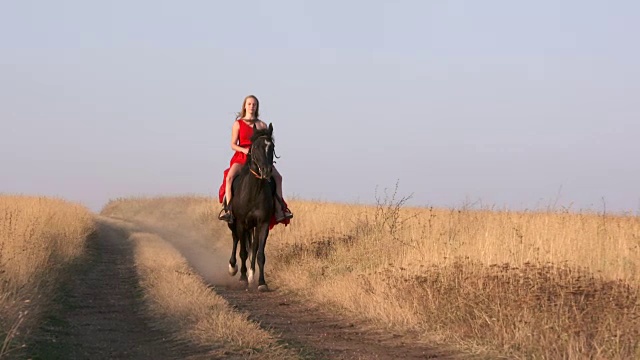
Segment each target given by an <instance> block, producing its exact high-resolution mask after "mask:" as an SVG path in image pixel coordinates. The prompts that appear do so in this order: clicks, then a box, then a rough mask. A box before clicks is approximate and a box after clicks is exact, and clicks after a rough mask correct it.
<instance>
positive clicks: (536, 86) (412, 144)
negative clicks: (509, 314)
mask: <svg viewBox="0 0 640 360" xmlns="http://www.w3.org/2000/svg"><path fill="white" fill-rule="evenodd" d="M637 34H640V5H639V4H638V3H637V2H633V1H611V2H602V1H564V2H555V1H536V2H528V3H522V2H510V1H483V2H478V1H446V2H445V1H397V2H391V1H359V0H358V1H323V2H316V1H244V2H222V1H219V2H217V1H215V2H214V1H182V2H176V1H146V0H145V1H110V2H100V3H98V2H87V1H57V2H45V1H4V2H2V3H0V79H1V81H0V169H1V170H0V171H1V172H2V173H1V175H0V192H3V193H22V194H42V195H49V196H59V197H63V198H66V199H69V200H73V201H78V202H82V203H83V204H86V205H87V206H89V207H90V208H92V209H94V210H99V209H100V207H101V206H102V205H103V204H104V203H105V202H106V201H108V200H109V199H112V198H117V197H127V196H137V195H174V194H185V193H186V194H199V195H206V196H214V195H215V194H217V190H218V187H219V185H220V182H221V180H222V172H223V171H224V169H225V168H226V167H227V166H228V163H229V159H230V158H231V156H232V151H231V149H230V147H229V138H230V129H231V125H232V122H233V119H234V113H235V112H237V111H238V110H239V109H240V105H241V101H242V99H243V98H244V96H245V95H247V94H255V95H257V96H258V98H259V99H260V101H261V114H262V118H263V119H264V120H265V121H267V122H272V123H273V125H274V129H275V130H274V131H275V136H276V146H277V147H276V149H277V152H278V154H279V155H280V156H281V159H279V160H278V164H277V166H278V168H279V169H280V171H281V173H282V174H283V176H284V190H285V194H288V195H290V196H291V195H295V196H298V197H301V198H307V199H319V200H328V201H350V202H353V201H357V202H363V203H367V202H372V201H375V199H374V191H375V189H376V186H378V187H379V189H384V188H393V186H394V185H395V183H396V180H398V181H399V193H400V195H401V196H406V195H409V194H413V197H412V199H411V201H410V204H412V205H434V206H460V205H461V204H462V203H464V202H465V201H468V202H478V203H481V204H483V205H485V206H489V205H494V206H496V207H507V208H512V209H524V208H527V209H534V208H540V207H544V206H547V205H549V204H553V203H556V204H557V205H558V206H567V207H569V206H570V207H571V208H573V209H576V210H577V209H597V210H601V209H602V208H603V206H604V205H603V204H606V209H607V210H608V211H633V212H640V185H638V184H640V166H638V165H637V160H636V159H635V158H636V157H637V156H638V154H640V141H638V137H639V135H640V116H639V114H640V101H639V100H640V66H639V64H640V62H639V61H640V46H639V45H638V43H639V42H638V41H637Z"/></svg>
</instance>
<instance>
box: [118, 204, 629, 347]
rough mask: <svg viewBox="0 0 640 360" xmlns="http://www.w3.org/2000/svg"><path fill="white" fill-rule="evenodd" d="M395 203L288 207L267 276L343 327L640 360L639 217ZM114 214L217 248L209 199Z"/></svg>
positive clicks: (121, 207)
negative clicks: (186, 221) (185, 225)
mask: <svg viewBox="0 0 640 360" xmlns="http://www.w3.org/2000/svg"><path fill="white" fill-rule="evenodd" d="M404 200H406V199H398V198H395V197H394V196H393V195H391V196H387V197H385V198H383V199H377V205H373V206H367V205H356V204H336V203H329V202H319V201H302V200H292V201H290V207H291V209H292V210H293V211H294V213H295V218H294V219H293V220H292V223H291V225H290V226H289V227H286V228H285V227H282V226H277V227H276V228H275V229H274V230H273V231H272V232H271V234H270V237H269V242H268V245H267V249H266V253H267V265H266V269H267V272H268V273H267V278H268V279H270V281H272V282H274V283H277V286H279V288H280V289H283V290H286V291H291V292H294V293H296V294H298V295H299V296H302V297H304V298H306V299H308V300H310V301H314V302H316V303H319V304H324V305H325V306H327V307H330V308H331V309H332V310H333V311H336V312H340V313H342V315H343V316H345V317H352V318H361V319H365V320H367V321H371V322H373V323H376V324H378V326H380V327H383V328H388V329H393V331H396V332H403V331H404V332H412V333H419V334H422V339H423V340H424V341H433V340H437V341H443V342H447V343H456V344H459V345H460V346H462V347H464V348H466V349H468V350H470V351H477V352H483V353H486V354H491V356H498V355H504V356H508V357H510V358H546V359H555V358H566V359H583V358H595V359H628V358H640V306H639V305H640V300H638V299H639V295H640V292H639V290H638V289H639V287H640V274H639V273H638V271H639V270H640V269H639V268H638V266H639V265H638V264H639V262H640V218H638V217H634V216H626V215H615V214H598V213H588V212H583V213H580V212H569V211H551V210H543V211H521V212H517V211H506V210H505V211H497V210H491V209H481V210H475V209H470V208H467V207H461V208H458V209H436V208H408V207H405V206H404ZM126 203H127V200H126V199H122V200H120V201H119V202H114V203H113V204H111V207H109V206H108V207H107V209H108V210H109V211H108V212H113V213H120V215H122V216H125V217H126V216H135V217H138V218H153V217H156V219H159V218H162V217H163V216H165V215H164V214H166V213H167V209H173V210H171V211H170V212H169V213H171V212H173V213H174V214H175V216H177V214H180V216H182V217H187V218H190V219H192V221H200V222H204V223H205V224H208V227H209V228H211V229H217V230H216V231H217V232H218V234H222V236H225V237H228V230H226V231H225V227H224V225H223V224H222V223H221V222H220V221H218V220H217V219H216V218H215V214H216V213H217V211H216V210H217V209H218V208H219V205H218V204H217V203H215V202H214V201H210V200H209V199H205V198H191V199H190V200H188V201H186V200H185V198H180V199H175V198H158V199H148V200H146V201H144V202H139V201H138V200H136V205H133V206H132V207H131V209H128V210H125V209H126V208H127V206H125V204H126ZM116 208H118V211H115V209H116ZM159 209H164V210H162V211H160V210H159ZM165 219H166V221H175V220H173V219H172V218H165ZM220 231H222V232H220Z"/></svg>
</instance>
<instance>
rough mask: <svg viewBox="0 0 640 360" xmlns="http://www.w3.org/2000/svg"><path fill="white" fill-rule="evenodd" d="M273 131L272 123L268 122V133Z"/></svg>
mask: <svg viewBox="0 0 640 360" xmlns="http://www.w3.org/2000/svg"><path fill="white" fill-rule="evenodd" d="M271 133H273V125H272V124H271V123H269V134H271Z"/></svg>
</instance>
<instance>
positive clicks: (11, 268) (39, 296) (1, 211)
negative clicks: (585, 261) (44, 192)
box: [0, 195, 94, 357]
mask: <svg viewBox="0 0 640 360" xmlns="http://www.w3.org/2000/svg"><path fill="white" fill-rule="evenodd" d="M93 231H94V222H93V218H92V216H91V214H90V212H89V211H88V210H87V209H86V208H84V207H82V206H80V205H76V204H72V203H69V202H66V201H63V200H59V199H52V198H45V197H30V196H9V195H3V196H0V275H1V279H2V280H1V282H0V339H2V340H3V343H2V344H0V357H2V356H3V355H6V354H7V352H9V351H11V349H12V348H13V347H15V346H16V345H15V343H16V342H18V341H16V340H24V339H25V338H26V336H27V335H28V332H29V331H30V329H31V328H32V327H33V326H34V325H35V324H36V323H37V321H38V320H39V315H40V314H41V312H42V311H43V309H44V308H45V307H46V306H47V304H48V302H49V300H50V298H51V296H52V295H53V292H54V291H55V286H56V284H57V283H58V282H59V281H60V280H61V279H60V273H61V270H62V269H64V267H65V266H66V265H68V264H69V263H70V262H72V261H73V260H74V259H76V258H77V257H78V256H80V255H81V254H82V253H83V250H84V244H85V241H86V239H87V236H89V235H90V234H91V233H92V232H93Z"/></svg>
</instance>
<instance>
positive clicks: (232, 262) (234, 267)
mask: <svg viewBox="0 0 640 360" xmlns="http://www.w3.org/2000/svg"><path fill="white" fill-rule="evenodd" d="M231 237H232V238H233V250H231V259H229V275H231V276H235V275H236V273H238V264H236V251H237V249H238V232H237V231H236V229H235V228H234V229H232V230H231Z"/></svg>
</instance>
